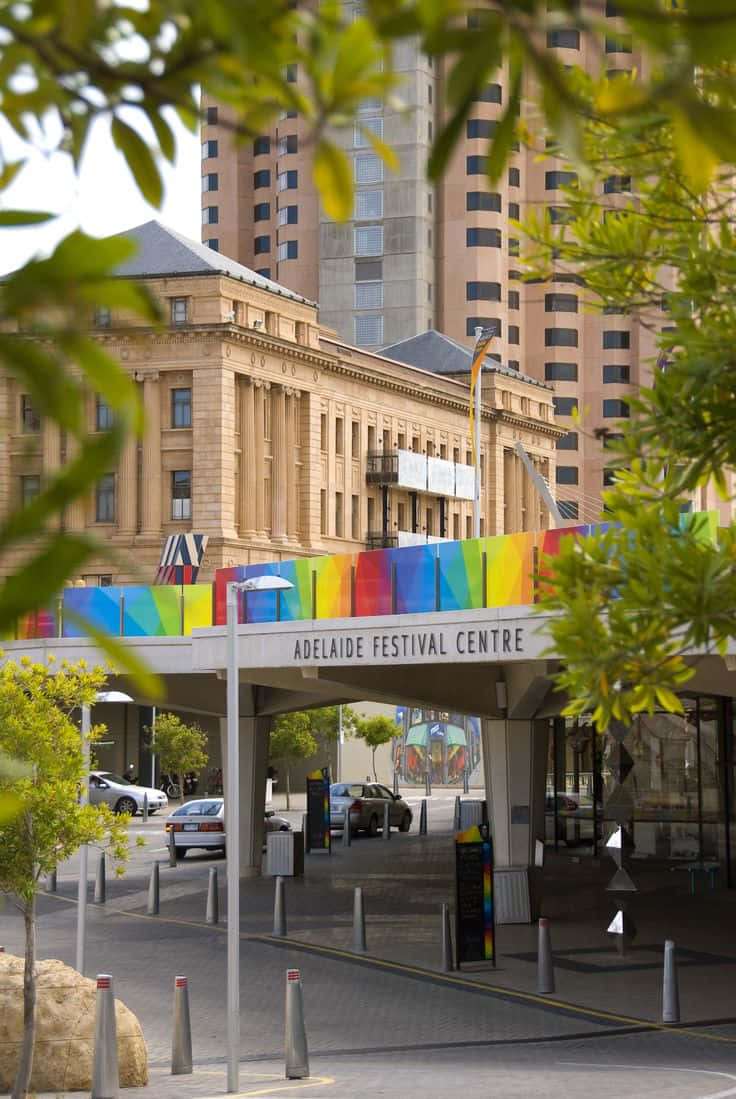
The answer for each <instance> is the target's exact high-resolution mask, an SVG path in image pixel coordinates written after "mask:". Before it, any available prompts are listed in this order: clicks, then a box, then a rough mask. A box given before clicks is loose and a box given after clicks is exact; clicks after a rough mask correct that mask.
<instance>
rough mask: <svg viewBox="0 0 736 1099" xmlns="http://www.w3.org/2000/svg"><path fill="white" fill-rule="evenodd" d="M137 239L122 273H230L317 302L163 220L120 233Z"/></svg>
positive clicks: (137, 275) (132, 275) (293, 297)
mask: <svg viewBox="0 0 736 1099" xmlns="http://www.w3.org/2000/svg"><path fill="white" fill-rule="evenodd" d="M117 235H118V236H121V237H128V238H129V239H130V240H134V241H136V243H137V245H138V252H137V254H136V255H135V256H133V257H132V258H131V259H129V260H128V261H127V262H126V263H122V264H120V266H119V267H118V269H117V273H118V274H119V275H125V276H128V277H130V278H156V277H157V278H162V277H175V276H176V275H215V274H217V275H229V276H230V278H233V279H239V280H240V281H241V282H247V283H249V284H250V285H251V286H257V287H258V288H259V289H260V290H269V291H270V292H271V293H272V294H281V296H282V297H284V298H291V300H292V301H299V302H303V303H304V304H306V305H312V306H314V305H315V303H314V302H312V301H309V299H308V298H303V297H302V296H301V295H300V294H295V293H294V291H293V290H289V289H287V287H286V286H281V284H280V283H278V282H273V281H272V280H271V279H266V278H264V277H263V275H258V274H256V272H255V271H252V270H251V269H250V267H244V266H243V264H242V263H236V262H235V260H233V259H228V257H227V256H223V255H222V253H220V252H215V251H214V249H212V248H208V247H207V245H205V244H199V243H198V242H197V241H195V240H190V239H189V238H188V237H185V236H183V235H182V234H181V233H177V232H175V230H173V229H169V228H167V227H166V226H165V225H162V224H161V222H160V221H146V222H144V223H143V225H136V226H135V227H134V228H133V229H127V230H126V231H125V232H123V233H119V234H117Z"/></svg>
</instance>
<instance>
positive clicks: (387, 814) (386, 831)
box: [383, 802, 391, 840]
mask: <svg viewBox="0 0 736 1099" xmlns="http://www.w3.org/2000/svg"><path fill="white" fill-rule="evenodd" d="M383 838H384V839H385V840H390V839H391V810H390V808H389V804H388V802H386V803H385V804H384V806H383Z"/></svg>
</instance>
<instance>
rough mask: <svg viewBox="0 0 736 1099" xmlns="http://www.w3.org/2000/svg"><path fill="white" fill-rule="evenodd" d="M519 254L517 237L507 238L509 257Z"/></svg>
mask: <svg viewBox="0 0 736 1099" xmlns="http://www.w3.org/2000/svg"><path fill="white" fill-rule="evenodd" d="M518 254H519V240H518V237H509V255H510V256H518Z"/></svg>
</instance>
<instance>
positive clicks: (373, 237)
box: [354, 225, 383, 256]
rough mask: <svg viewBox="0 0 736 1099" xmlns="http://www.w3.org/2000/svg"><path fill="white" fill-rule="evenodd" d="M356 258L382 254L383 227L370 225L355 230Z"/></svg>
mask: <svg viewBox="0 0 736 1099" xmlns="http://www.w3.org/2000/svg"><path fill="white" fill-rule="evenodd" d="M354 234H355V254H356V256H380V255H381V253H382V252H383V226H382V225H370V226H366V227H365V228H363V229H355V230H354Z"/></svg>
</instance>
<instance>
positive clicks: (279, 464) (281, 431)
mask: <svg viewBox="0 0 736 1099" xmlns="http://www.w3.org/2000/svg"><path fill="white" fill-rule="evenodd" d="M288 460H289V457H288V453H287V440H286V389H285V388H284V386H282V385H278V386H275V387H274V389H273V392H272V396H271V539H272V541H274V542H283V541H285V539H286V495H287V485H288V480H289V474H288V470H287V462H288Z"/></svg>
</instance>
